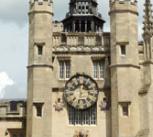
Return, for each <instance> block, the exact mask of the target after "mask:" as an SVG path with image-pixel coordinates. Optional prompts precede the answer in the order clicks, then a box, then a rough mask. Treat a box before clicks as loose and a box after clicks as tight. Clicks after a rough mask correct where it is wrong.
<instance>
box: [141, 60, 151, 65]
mask: <svg viewBox="0 0 153 137" xmlns="http://www.w3.org/2000/svg"><path fill="white" fill-rule="evenodd" d="M149 64H150V65H153V61H151V60H148V61H144V62H142V63H141V65H149Z"/></svg>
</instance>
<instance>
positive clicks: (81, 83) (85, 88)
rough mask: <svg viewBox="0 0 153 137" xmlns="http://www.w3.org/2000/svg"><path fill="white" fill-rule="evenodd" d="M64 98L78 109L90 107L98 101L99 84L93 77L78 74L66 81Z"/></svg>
mask: <svg viewBox="0 0 153 137" xmlns="http://www.w3.org/2000/svg"><path fill="white" fill-rule="evenodd" d="M64 98H65V100H66V101H67V103H68V104H69V105H71V106H73V107H74V108H76V109H86V108H89V107H91V106H92V105H93V104H95V103H96V101H97V98H98V87H97V84H96V82H95V81H94V80H93V79H92V78H91V77H89V76H87V75H81V74H77V75H75V76H73V77H72V78H71V79H70V80H69V81H68V82H67V83H66V85H65V91H64Z"/></svg>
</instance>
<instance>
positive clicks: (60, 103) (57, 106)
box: [54, 98, 64, 111]
mask: <svg viewBox="0 0 153 137" xmlns="http://www.w3.org/2000/svg"><path fill="white" fill-rule="evenodd" d="M63 107H64V102H63V101H62V99H61V98H58V99H57V100H56V101H55V104H54V108H55V111H62V110H63Z"/></svg>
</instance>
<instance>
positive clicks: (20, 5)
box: [0, 0, 153, 99]
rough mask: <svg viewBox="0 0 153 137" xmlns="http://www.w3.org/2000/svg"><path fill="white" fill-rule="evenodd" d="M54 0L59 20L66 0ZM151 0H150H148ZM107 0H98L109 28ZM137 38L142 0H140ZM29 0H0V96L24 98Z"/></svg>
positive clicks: (56, 16)
mask: <svg viewBox="0 0 153 137" xmlns="http://www.w3.org/2000/svg"><path fill="white" fill-rule="evenodd" d="M53 1H54V7H53V8H54V19H55V20H62V19H63V18H64V17H65V14H66V12H67V11H68V3H69V0H53ZM151 1H153V0H151ZM108 2H109V0H98V3H99V12H100V13H101V14H102V16H103V18H104V20H105V21H106V24H105V27H104V31H109V16H108V11H109V5H108ZM138 3H139V6H138V8H139V19H138V24H139V39H141V33H142V29H141V28H142V16H143V3H144V0H139V2H138ZM27 13H28V0H1V4H0V99H14V98H26V94H27V92H26V90H27V69H26V66H27V60H28V59H27V58H28V15H27Z"/></svg>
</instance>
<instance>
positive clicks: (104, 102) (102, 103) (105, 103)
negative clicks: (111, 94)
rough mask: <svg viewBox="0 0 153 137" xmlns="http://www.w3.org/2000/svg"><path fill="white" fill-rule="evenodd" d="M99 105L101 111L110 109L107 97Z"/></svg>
mask: <svg viewBox="0 0 153 137" xmlns="http://www.w3.org/2000/svg"><path fill="white" fill-rule="evenodd" d="M99 107H100V109H101V111H105V110H107V109H108V101H107V99H106V98H103V101H101V103H100V105H99Z"/></svg>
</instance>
